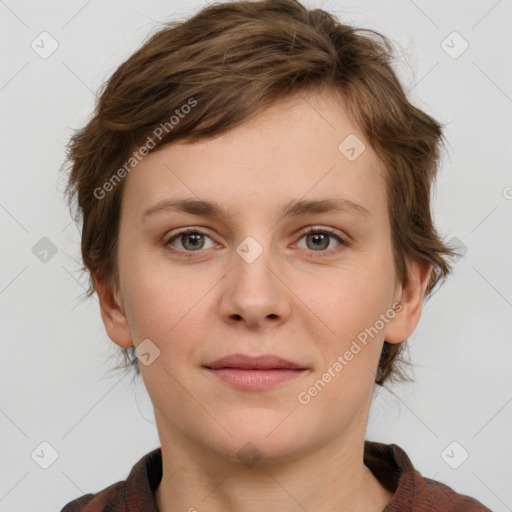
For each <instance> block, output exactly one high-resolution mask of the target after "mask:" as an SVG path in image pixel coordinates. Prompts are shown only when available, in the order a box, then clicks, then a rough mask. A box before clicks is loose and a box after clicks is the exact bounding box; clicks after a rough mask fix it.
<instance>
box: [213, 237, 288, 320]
mask: <svg viewBox="0 0 512 512" xmlns="http://www.w3.org/2000/svg"><path fill="white" fill-rule="evenodd" d="M243 249H244V246H243V244H241V246H239V248H238V251H237V252H233V264H232V267H231V270H230V272H228V274H227V275H226V277H225V278H224V279H223V281H224V285H223V286H224V289H223V293H222V294H221V302H220V313H221V316H222V318H223V319H224V320H225V321H227V322H229V323H231V324H237V323H244V324H245V325H246V326H247V327H249V328H251V329H258V328H264V327H265V325H266V324H269V323H271V325H277V324H279V323H282V322H285V321H286V320H287V318H288V317H289V315H290V311H291V298H292V295H293V294H292V293H291V292H290V290H289V288H288V287H287V286H286V284H285V283H286V278H285V276H284V275H283V271H282V270H280V268H279V265H278V264H277V262H276V261H274V260H273V258H272V255H271V252H270V250H266V249H265V250H263V252H261V254H259V255H258V256H257V257H256V258H255V259H253V257H254V253H253V254H252V255H251V251H254V250H255V248H254V246H253V247H251V246H250V244H249V249H248V251H245V252H244V251H243ZM245 249H247V246H245ZM259 250H260V251H261V249H259Z"/></svg>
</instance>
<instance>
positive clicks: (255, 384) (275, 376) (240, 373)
mask: <svg viewBox="0 0 512 512" xmlns="http://www.w3.org/2000/svg"><path fill="white" fill-rule="evenodd" d="M206 370H208V371H209V372H210V373H212V374H213V375H215V376H216V377H218V378H219V379H221V380H223V381H224V382H227V383H228V384H231V385H232V386H235V387H237V388H240V389H246V390H253V391H254V390H259V389H267V388H270V387H272V386H276V385H277V384H281V383H282V382H286V381H288V380H292V379H295V378H297V377H299V376H300V375H304V373H306V372H307V370H291V369H288V368H286V369H285V368H283V369H275V370H242V369H241V368H219V369H212V368H206Z"/></svg>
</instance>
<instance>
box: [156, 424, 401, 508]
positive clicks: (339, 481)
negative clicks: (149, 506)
mask: <svg viewBox="0 0 512 512" xmlns="http://www.w3.org/2000/svg"><path fill="white" fill-rule="evenodd" d="M161 434H163V432H162V433H161ZM171 437H173V436H171ZM160 439H161V441H162V464H163V467H162V469H163V475H162V481H161V483H160V485H159V487H158V489H157V490H156V493H155V497H156V502H157V506H158V510H159V511H160V512H178V511H190V512H195V511H201V512H203V511H205V512H206V511H208V512H220V511H223V512H226V511H233V512H268V511H269V510H280V511H282V512H292V511H293V512H295V511H297V510H299V508H302V509H303V510H314V511H315V512H343V511H349V510H350V511H353V510H364V511H367V512H381V511H382V510H383V509H384V508H385V506H386V505H387V503H389V501H390V500H391V497H392V493H390V492H389V491H387V490H386V489H385V488H384V487H383V486H382V485H381V484H380V483H379V482H378V480H377V479H376V478H375V476H374V475H373V474H372V472H371V471H370V470H369V469H368V468H367V467H366V466H365V465H364V463H363V451H364V438H360V439H359V438H357V439H356V438H355V437H354V436H347V437H344V438H343V439H339V438H336V439H334V440H331V441H329V442H327V443H325V444H324V445H323V446H321V447H314V449H311V450H310V451H309V452H308V453H301V454H295V456H294V458H293V459H291V458H290V459H288V460H287V461H285V462H282V461H280V462H277V463H276V462H275V460H274V461H270V459H269V460H267V459H265V457H263V458H262V459H260V460H259V461H258V462H256V463H255V464H254V465H253V466H252V467H250V466H248V465H246V464H244V463H243V462H242V461H240V460H236V461H234V460H227V459H226V458H223V457H220V456H219V454H218V453H214V452H211V451H209V450H208V448H206V447H203V448H204V449H203V450H201V449H200V448H199V447H198V445H197V444H195V443H192V442H190V441H189V440H187V439H181V440H180V441H181V442H176V439H173V440H172V442H170V440H166V439H165V436H163V435H160ZM166 441H169V442H166Z"/></svg>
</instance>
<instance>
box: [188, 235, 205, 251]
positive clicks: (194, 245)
mask: <svg viewBox="0 0 512 512" xmlns="http://www.w3.org/2000/svg"><path fill="white" fill-rule="evenodd" d="M201 236H202V235H201V234H199V233H195V234H188V235H186V237H185V240H192V244H191V246H192V248H197V247H202V244H200V243H198V242H200V237H201Z"/></svg>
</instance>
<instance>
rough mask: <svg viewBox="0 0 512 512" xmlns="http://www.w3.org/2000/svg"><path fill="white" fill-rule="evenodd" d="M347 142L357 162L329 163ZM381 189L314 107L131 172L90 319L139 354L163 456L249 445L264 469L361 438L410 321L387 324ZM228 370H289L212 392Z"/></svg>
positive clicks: (274, 115) (392, 294) (292, 107)
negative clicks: (101, 297)
mask: <svg viewBox="0 0 512 512" xmlns="http://www.w3.org/2000/svg"><path fill="white" fill-rule="evenodd" d="M350 134H355V135H356V136H357V137H358V139H359V141H360V142H359V143H358V144H360V143H361V142H362V143H363V144H364V145H365V149H364V150H363V151H362V152H361V153H360V154H359V156H357V155H358V153H359V152H360V151H361V149H362V146H361V145H356V146H354V141H355V140H356V139H354V138H352V139H348V141H349V142H352V144H348V146H349V147H350V146H354V147H355V151H354V152H352V151H350V148H347V142H345V143H344V144H345V145H343V144H342V146H341V150H340V149H339V146H340V143H342V142H343V141H344V139H345V138H346V137H347V136H349V135H350ZM352 137H353V136H352ZM354 155H355V156H357V158H355V159H354ZM347 156H349V157H350V158H348V157H347ZM383 173H384V168H383V166H382V163H381V162H380V161H379V160H378V158H377V156H376V154H375V153H374V151H373V150H372V149H371V147H370V145H369V143H368V142H367V141H366V140H365V139H364V137H363V135H362V133H361V131H360V130H359V128H358V127H357V126H356V125H354V124H353V123H352V121H351V120H350V119H349V117H348V116H347V112H346V110H345V108H344V107H343V105H342V103H341V102H340V101H339V100H335V99H334V98H333V97H331V96H329V95H328V94H327V93H325V92H322V93H316V94H312V95H309V96H308V97H307V101H306V99H303V98H301V97H295V98H290V99H288V100H286V101H283V102H281V103H279V104H277V105H275V106H273V107H272V108H270V109H268V110H266V111H264V112H263V113H261V114H259V115H258V116H257V117H255V118H253V119H252V120H250V121H249V122H247V123H246V124H244V125H242V126H241V127H239V128H236V129H234V130H232V131H231V132H229V133H227V134H224V135H222V136H219V137H216V138H214V139H210V140H205V141H202V142H199V143H194V144H184V143H183V144H182V143H176V144H171V145H168V146H166V147H164V148H162V149H161V150H159V151H157V152H154V153H152V154H150V155H148V156H146V157H145V158H144V159H142V161H141V162H140V163H139V164H138V165H137V167H136V168H134V169H133V170H132V171H131V173H130V174H129V175H128V177H127V178H126V179H127V182H126V183H125V189H124V195H123V204H122V212H121V224H120V233H119V248H118V249H119V252H118V265H119V276H120V277H119V290H118V293H116V294H115V298H116V300H117V303H118V304H119V312H118V313H114V314H113V315H112V316H114V317H115V318H116V320H115V321H113V320H112V318H110V317H109V315H108V313H106V312H102V315H103V318H104V321H105V325H106V327H107V331H108V333H109V335H110V337H111V338H112V339H113V340H114V341H115V342H116V343H118V344H119V345H121V346H125V347H128V346H130V345H132V343H133V344H134V345H135V347H138V346H139V345H140V344H141V342H143V340H146V341H145V343H146V345H145V346H143V347H144V351H143V352H144V353H149V355H146V361H147V362H149V363H150V364H147V365H146V364H143V363H142V362H141V364H140V369H141V374H142V378H143V380H144V383H145V385H146V387H147V390H148V393H149V395H150V397H151V400H152V403H153V405H154V409H155V417H156V421H157V427H158V430H159V435H160V438H161V441H162V445H163V444H164V443H166V442H168V443H176V442H181V443H185V444H190V446H193V447H194V449H196V450H202V451H204V452H205V453H206V452H209V453H210V454H217V455H218V454H221V455H222V456H223V457H226V458H232V459H233V460H234V459H235V458H236V457H237V452H238V451H239V450H240V449H241V448H242V447H244V446H245V445H246V443H248V442H251V443H252V444H253V445H254V446H255V447H257V450H258V451H259V452H260V453H261V454H262V455H264V456H266V457H268V458H273V457H276V458H277V457H294V456H297V457H299V456H301V455H303V454H304V453H306V452H308V451H311V450H315V449H318V448H319V447H320V446H323V445H325V444H326V443H328V442H336V440H337V439H349V438H353V437H363V436H364V431H365V429H366V422H367V415H368V408H369V405H370V401H371V395H372V391H373V385H374V379H375V371H376V368H377V364H378V360H379V355H380V352H381V350H382V345H383V341H384V339H387V340H388V341H390V340H391V342H398V341H402V340H403V339H404V338H405V337H406V336H407V335H408V334H410V332H409V331H410V330H411V329H412V324H415V321H417V317H414V318H412V317H413V316H414V315H413V314H411V313H410V312H408V310H407V309H404V310H403V311H401V312H400V313H398V312H394V311H392V310H391V306H392V304H393V303H394V302H397V301H400V300H402V299H403V297H402V292H403V288H402V286H401V284H400V283H398V282H397V279H396V274H395V270H394V265H393V255H392V246H391V232H390V224H389V218H388V213H387V202H386V191H385V183H384V180H383ZM176 201H182V202H181V203H180V204H181V207H180V205H176V204H175V206H174V207H171V206H169V204H168V205H167V207H165V206H164V203H165V202H168V203H170V202H176ZM186 201H195V202H196V203H195V204H193V203H189V204H188V206H187V203H186ZM300 201H302V202H305V203H304V204H303V205H302V206H303V207H302V208H299V207H297V202H300ZM328 201H330V202H332V203H333V204H336V206H337V207H336V208H334V209H332V208H325V205H327V206H329V204H328ZM198 202H204V203H211V204H210V206H212V205H213V206H215V207H216V208H217V209H219V211H215V209H213V211H214V213H213V214H212V213H211V211H210V210H211V209H210V208H206V207H205V206H204V204H203V205H201V204H200V203H198ZM307 202H311V203H309V208H308V207H307V206H308V203H307ZM312 202H315V203H312ZM322 204H323V205H324V207H322V206H321V205H322ZM294 205H295V208H293V206H294ZM315 205H316V207H315ZM354 205H356V206H354ZM284 212H285V213H286V215H283V213H284ZM185 231H187V233H185ZM415 312H416V313H417V312H418V311H417V308H416V309H415ZM116 314H117V316H116ZM407 315H408V316H407ZM404 317H405V318H406V319H408V321H407V322H406V321H404ZM411 318H412V320H411ZM379 319H380V321H379ZM120 324H122V326H123V327H124V328H123V329H120V328H119V325H120ZM116 325H117V327H116ZM365 329H366V331H365ZM375 331H377V332H376V334H375ZM369 332H371V333H372V335H369ZM127 333H129V335H128V334H127ZM364 333H366V343H363V339H364V338H365V335H364ZM402 336H403V337H402ZM400 338H401V339H400ZM147 340H149V341H147ZM356 347H359V351H358V350H357V348H356ZM349 352H350V353H351V354H352V357H350V355H349ZM231 354H244V355H248V356H254V357H256V356H260V355H275V356H278V357H281V358H283V359H286V360H288V361H291V362H294V363H296V364H297V365H298V366H299V367H300V368H302V370H288V371H283V370H273V371H272V370H268V371H267V373H266V377H265V376H264V375H263V374H264V372H263V371H262V370H260V371H259V372H258V371H253V372H252V373H251V374H249V373H248V370H245V372H246V373H245V374H244V373H243V372H244V370H240V369H239V370H231V371H227V372H225V371H224V374H223V376H224V377H225V379H226V380H225V379H224V378H221V374H222V372H219V371H212V370H209V369H207V368H205V366H207V365H208V364H209V363H212V362H213V361H215V360H218V359H219V358H222V357H224V356H228V355H231ZM342 361H343V362H342ZM336 363H337V364H336ZM329 376H330V378H329ZM265 378H267V379H270V381H266V382H267V384H266V385H265V384H261V382H262V381H265ZM229 379H234V380H237V379H239V380H238V381H237V382H239V384H236V383H234V382H233V380H229ZM251 379H254V380H251ZM272 379H276V380H275V381H272ZM319 381H321V382H320V383H319ZM251 383H252V387H251ZM315 383H316V387H315ZM315 390H316V392H315Z"/></svg>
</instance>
